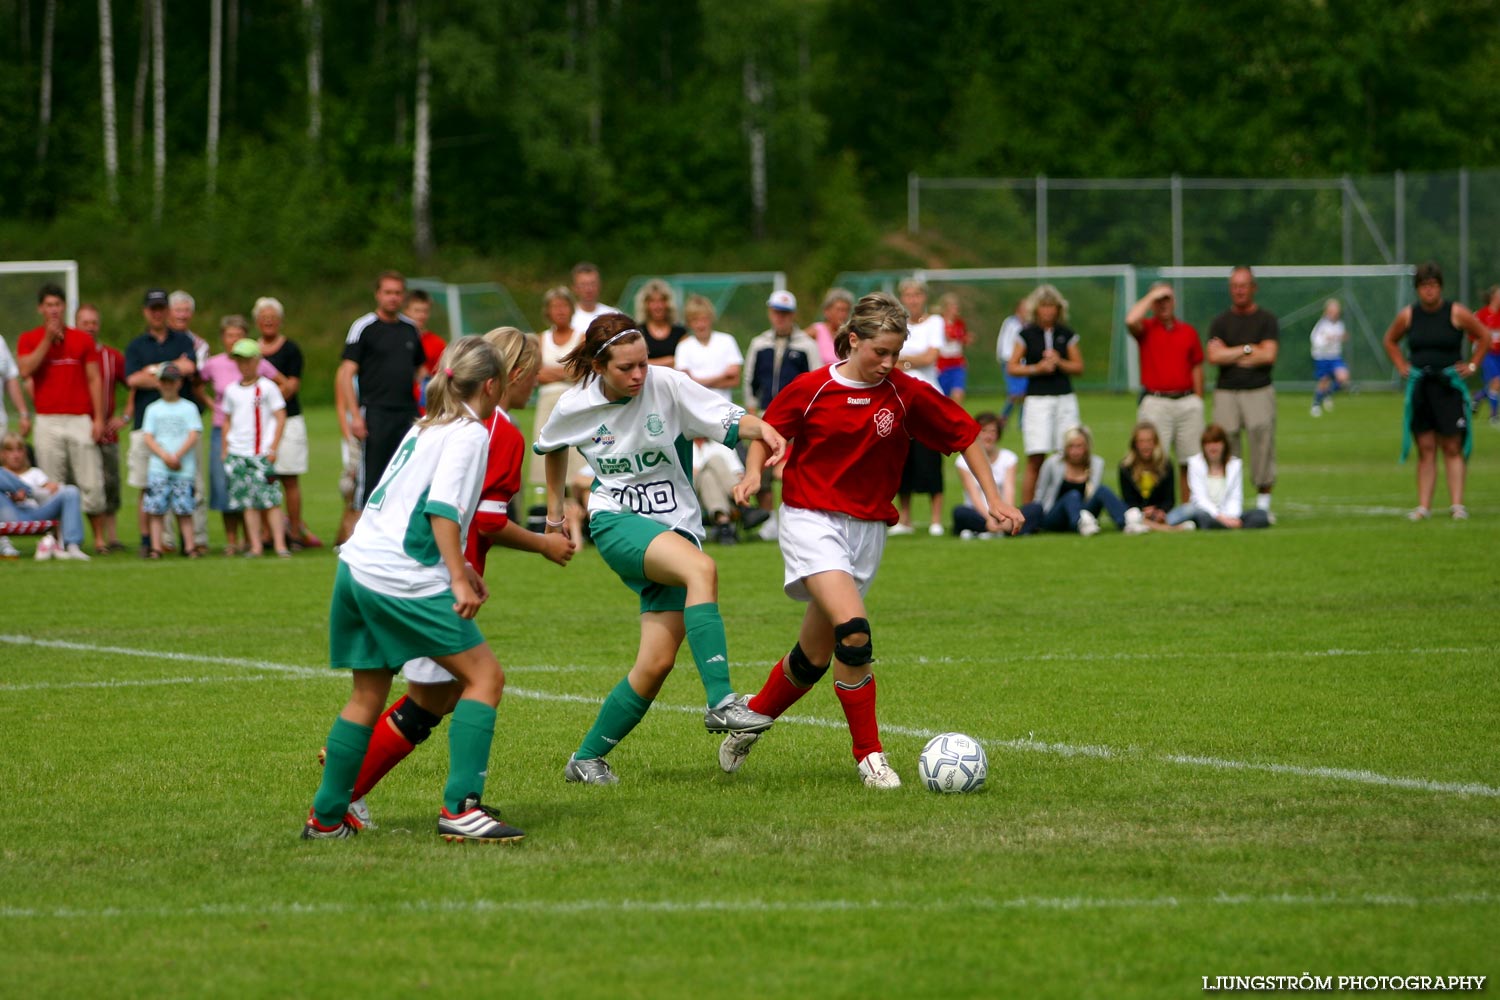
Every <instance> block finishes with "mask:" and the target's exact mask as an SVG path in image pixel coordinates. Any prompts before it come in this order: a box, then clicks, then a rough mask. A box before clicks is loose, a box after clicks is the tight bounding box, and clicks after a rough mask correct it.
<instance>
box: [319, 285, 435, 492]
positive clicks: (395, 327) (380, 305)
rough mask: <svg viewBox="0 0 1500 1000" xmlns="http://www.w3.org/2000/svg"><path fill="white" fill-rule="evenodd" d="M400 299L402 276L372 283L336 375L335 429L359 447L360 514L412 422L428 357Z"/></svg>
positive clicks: (356, 489) (357, 488) (403, 294)
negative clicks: (369, 300) (370, 307)
mask: <svg viewBox="0 0 1500 1000" xmlns="http://www.w3.org/2000/svg"><path fill="white" fill-rule="evenodd" d="M405 298H406V278H405V276H404V275H402V274H401V272H399V271H384V272H382V273H381V275H380V277H379V278H377V279H376V281H375V311H374V312H368V313H365V314H364V315H363V316H361V317H360V318H359V319H357V320H355V321H354V322H353V323H352V324H351V325H350V326H349V335H348V337H347V338H345V340H344V356H343V360H342V361H340V362H339V371H338V392H337V407H338V411H339V427H340V428H341V429H342V431H343V433H344V436H345V437H346V438H352V439H354V440H357V441H359V442H361V443H362V444H363V446H364V449H363V451H364V455H363V460H362V461H361V463H360V469H359V476H358V477H357V479H356V482H355V487H354V500H353V504H352V505H353V507H354V509H355V510H363V509H364V506H365V501H366V500H367V499H368V498H369V491H370V490H373V489H374V488H375V484H376V483H378V482H379V481H380V474H381V473H382V472H384V471H385V467H386V464H387V463H388V462H390V460H391V456H392V455H394V454H395V453H396V449H397V448H398V447H400V445H401V439H402V438H404V437H405V436H406V432H407V431H408V430H410V429H411V425H412V421H413V420H415V419H416V417H417V401H416V400H415V399H413V398H412V391H411V387H412V380H413V379H416V378H419V377H420V376H421V373H422V370H423V368H424V366H425V365H426V364H427V358H426V356H425V355H423V354H422V335H421V333H420V332H419V331H418V330H417V328H416V327H415V326H413V325H412V323H411V321H410V320H408V319H407V318H406V317H404V316H402V315H401V303H402V302H403V301H404V300H405ZM356 377H357V378H358V379H359V389H358V391H357V392H356V390H355V386H354V380H355V378H356Z"/></svg>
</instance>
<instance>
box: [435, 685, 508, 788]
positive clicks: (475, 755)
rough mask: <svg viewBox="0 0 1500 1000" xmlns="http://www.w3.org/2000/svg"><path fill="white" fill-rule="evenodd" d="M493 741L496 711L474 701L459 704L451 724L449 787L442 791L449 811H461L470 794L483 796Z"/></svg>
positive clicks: (463, 701)
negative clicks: (460, 808)
mask: <svg viewBox="0 0 1500 1000" xmlns="http://www.w3.org/2000/svg"><path fill="white" fill-rule="evenodd" d="M494 739H495V710H494V709H493V708H491V707H490V706H488V705H486V704H485V703H484V702H482V701H475V700H474V699H472V698H465V699H463V700H462V701H460V702H459V703H458V706H457V707H456V708H454V709H453V721H452V722H451V723H449V724H448V785H447V787H446V788H444V789H443V805H444V806H445V807H446V808H447V810H448V811H449V812H451V813H456V812H458V809H459V807H460V806H461V805H463V801H464V799H465V798H467V797H468V796H469V795H471V794H472V795H478V796H480V797H481V798H482V797H483V796H484V779H485V778H486V777H488V776H489V773H490V744H491V743H492V742H493V741H494Z"/></svg>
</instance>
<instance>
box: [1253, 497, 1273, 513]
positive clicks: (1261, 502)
mask: <svg viewBox="0 0 1500 1000" xmlns="http://www.w3.org/2000/svg"><path fill="white" fill-rule="evenodd" d="M1255 509H1256V510H1267V511H1268V510H1270V509H1271V494H1269V493H1257V494H1255Z"/></svg>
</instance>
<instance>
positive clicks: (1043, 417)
mask: <svg viewBox="0 0 1500 1000" xmlns="http://www.w3.org/2000/svg"><path fill="white" fill-rule="evenodd" d="M1021 308H1022V311H1023V313H1024V318H1025V320H1026V325H1025V326H1023V327H1022V328H1021V332H1020V333H1019V334H1018V335H1017V336H1016V346H1015V347H1014V348H1013V349H1012V351H1011V355H1010V361H1009V362H1008V363H1007V364H1006V366H1005V371H1006V373H1007V374H1009V375H1014V376H1018V377H1024V378H1026V379H1027V380H1028V381H1027V388H1026V406H1025V407H1023V408H1022V410H1021V441H1022V444H1023V445H1024V447H1025V448H1026V476H1025V479H1024V480H1023V482H1022V487H1021V498H1022V501H1023V502H1025V503H1031V502H1032V500H1033V499H1035V496H1036V483H1037V474H1038V473H1039V472H1040V471H1041V468H1042V461H1043V460H1044V459H1045V458H1046V457H1047V455H1048V453H1050V452H1053V451H1059V450H1061V448H1062V444H1063V441H1062V439H1063V433H1064V432H1065V431H1067V430H1068V429H1069V428H1071V427H1076V426H1078V425H1079V424H1080V423H1081V422H1082V421H1081V420H1080V418H1079V412H1078V394H1077V393H1075V392H1074V391H1073V380H1072V378H1071V377H1070V376H1073V375H1082V374H1083V353H1082V351H1080V350H1079V347H1078V334H1077V333H1075V332H1073V330H1072V329H1071V328H1070V327H1069V326H1068V325H1067V322H1068V300H1067V299H1065V298H1063V297H1062V293H1061V292H1059V291H1058V290H1057V289H1056V288H1054V287H1053V286H1051V285H1038V286H1037V288H1036V290H1035V291H1033V292H1032V293H1031V294H1030V295H1028V296H1027V297H1026V301H1025V302H1023V303H1022V306H1021Z"/></svg>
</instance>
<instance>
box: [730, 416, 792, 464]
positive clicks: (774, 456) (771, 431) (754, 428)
mask: <svg viewBox="0 0 1500 1000" xmlns="http://www.w3.org/2000/svg"><path fill="white" fill-rule="evenodd" d="M740 437H741V438H743V439H744V440H746V441H751V442H754V441H759V442H761V443H762V444H764V445H765V446H766V451H767V454H768V455H769V457H768V458H767V459H766V460H765V464H766V465H775V464H776V463H778V462H780V461H781V460H782V458H784V457H785V456H786V438H784V437H782V436H781V433H780V432H779V431H777V430H776V428H774V427H772V426H771V425H770V424H768V423H766V422H765V421H764V420H762V419H760V418H759V417H754V416H751V415H750V414H748V413H747V414H745V415H744V416H743V417H741V418H740Z"/></svg>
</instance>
